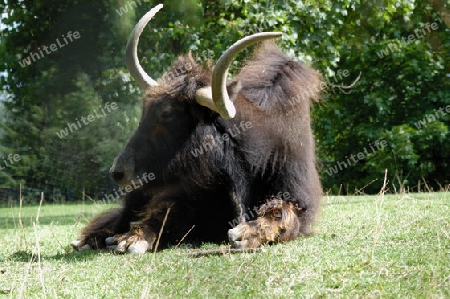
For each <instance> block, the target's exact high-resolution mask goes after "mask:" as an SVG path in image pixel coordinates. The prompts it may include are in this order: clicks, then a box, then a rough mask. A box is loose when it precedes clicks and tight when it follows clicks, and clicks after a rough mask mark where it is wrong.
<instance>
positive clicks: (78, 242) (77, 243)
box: [70, 240, 91, 250]
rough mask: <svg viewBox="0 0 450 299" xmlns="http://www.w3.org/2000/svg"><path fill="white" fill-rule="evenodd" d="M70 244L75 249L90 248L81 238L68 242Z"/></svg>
mask: <svg viewBox="0 0 450 299" xmlns="http://www.w3.org/2000/svg"><path fill="white" fill-rule="evenodd" d="M70 246H72V248H73V249H75V250H90V249H91V246H89V244H85V243H84V242H82V241H81V240H75V241H72V242H70Z"/></svg>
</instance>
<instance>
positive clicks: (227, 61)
mask: <svg viewBox="0 0 450 299" xmlns="http://www.w3.org/2000/svg"><path fill="white" fill-rule="evenodd" d="M281 35H282V33H281V32H261V33H256V34H253V35H250V36H247V37H244V38H243V39H241V40H239V41H237V42H236V43H234V44H233V45H232V46H231V47H230V48H228V50H226V51H225V52H224V53H223V54H222V56H220V58H219V60H217V63H216V66H215V67H214V69H213V74H212V84H211V86H208V87H204V88H201V89H199V90H198V91H197V94H196V95H197V102H198V103H199V104H200V105H203V106H206V107H208V108H210V109H212V110H214V111H216V112H217V113H219V114H220V115H221V116H222V117H223V118H233V117H234V116H235V115H236V108H235V107H234V105H233V102H231V100H230V98H229V96H228V92H227V75H228V68H229V67H230V65H231V63H232V62H233V59H234V58H235V57H236V55H237V54H239V52H241V51H242V50H243V49H245V48H247V47H249V46H251V45H253V44H256V43H257V42H260V41H262V40H266V39H272V38H277V37H280V36H281Z"/></svg>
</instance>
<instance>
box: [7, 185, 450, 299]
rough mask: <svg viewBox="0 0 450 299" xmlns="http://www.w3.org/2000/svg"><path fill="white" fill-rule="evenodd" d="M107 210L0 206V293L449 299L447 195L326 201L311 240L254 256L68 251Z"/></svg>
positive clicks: (75, 206) (14, 295)
mask: <svg viewBox="0 0 450 299" xmlns="http://www.w3.org/2000/svg"><path fill="white" fill-rule="evenodd" d="M110 207H111V206H110V205H102V206H98V205H92V204H85V205H83V204H66V205H55V204H44V205H42V207H41V208H39V206H36V205H34V206H25V207H23V208H22V210H20V209H19V207H18V206H13V207H3V208H0V234H1V243H0V298H9V297H12V298H168V297H171V298H310V297H314V298H316V297H320V298H335V297H342V298H357V297H359V298H379V297H383V298H391V297H392V298H449V297H450V193H418V194H404V195H386V196H384V197H382V196H359V197H324V205H323V212H322V215H321V220H320V222H319V223H318V233H317V234H316V235H315V236H313V237H310V238H301V239H298V240H296V241H294V242H290V243H286V244H278V245H274V246H268V247H265V248H264V249H263V251H261V252H258V253H244V254H235V255H225V256H207V257H200V258H193V257H191V256H189V252H191V251H192V249H180V248H172V249H166V250H164V251H162V252H159V253H156V254H153V253H148V254H145V255H115V254H113V253H111V252H108V251H102V252H100V251H89V252H74V251H72V249H71V248H70V246H68V244H69V242H70V241H72V240H74V239H75V238H76V237H77V236H78V233H79V231H80V229H81V228H82V227H83V225H85V224H86V222H87V220H88V219H89V218H90V217H91V216H93V215H94V214H97V213H99V212H100V211H101V210H104V209H108V208H110ZM20 219H21V221H22V223H23V225H21V224H20ZM202 248H218V245H214V244H205V245H203V246H202ZM194 250H195V249H194Z"/></svg>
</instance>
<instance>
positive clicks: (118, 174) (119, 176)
mask: <svg viewBox="0 0 450 299" xmlns="http://www.w3.org/2000/svg"><path fill="white" fill-rule="evenodd" d="M109 177H110V178H111V180H113V181H114V182H116V183H117V184H120V182H122V180H123V178H124V177H125V173H124V172H123V171H115V169H114V167H111V169H110V170H109Z"/></svg>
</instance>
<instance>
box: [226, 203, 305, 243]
mask: <svg viewBox="0 0 450 299" xmlns="http://www.w3.org/2000/svg"><path fill="white" fill-rule="evenodd" d="M300 212H301V211H300V210H299V209H298V208H297V206H296V205H295V204H294V203H291V202H287V201H284V200H282V199H279V198H277V197H274V196H272V197H271V198H270V199H269V200H268V201H267V203H265V204H264V205H262V206H261V207H260V208H259V209H258V218H257V219H255V220H253V221H249V222H246V223H241V224H239V225H238V226H236V227H235V228H233V229H230V230H229V231H228V237H229V239H230V242H231V243H232V245H234V246H235V247H237V248H256V247H259V246H261V245H263V244H266V243H278V242H284V241H289V240H293V239H295V238H297V237H298V235H299V234H300V220H299V217H298V215H299V213H300Z"/></svg>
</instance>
